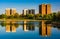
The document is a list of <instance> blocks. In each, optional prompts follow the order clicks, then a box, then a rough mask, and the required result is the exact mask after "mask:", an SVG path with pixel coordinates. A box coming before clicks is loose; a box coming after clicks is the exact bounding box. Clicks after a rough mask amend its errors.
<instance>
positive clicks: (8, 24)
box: [6, 21, 16, 32]
mask: <svg viewBox="0 0 60 39" xmlns="http://www.w3.org/2000/svg"><path fill="white" fill-rule="evenodd" d="M14 23H15V22H12V21H8V22H6V32H10V31H11V32H16V26H15V25H14Z"/></svg>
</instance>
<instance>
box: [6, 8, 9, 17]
mask: <svg viewBox="0 0 60 39" xmlns="http://www.w3.org/2000/svg"><path fill="white" fill-rule="evenodd" d="M5 11H6V12H5V14H6V15H7V16H10V8H6V10H5Z"/></svg>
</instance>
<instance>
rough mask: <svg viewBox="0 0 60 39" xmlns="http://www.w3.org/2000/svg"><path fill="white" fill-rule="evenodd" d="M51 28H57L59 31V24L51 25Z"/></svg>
mask: <svg viewBox="0 0 60 39" xmlns="http://www.w3.org/2000/svg"><path fill="white" fill-rule="evenodd" d="M52 27H54V28H57V29H58V30H60V24H52Z"/></svg>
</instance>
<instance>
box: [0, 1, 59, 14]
mask: <svg viewBox="0 0 60 39" xmlns="http://www.w3.org/2000/svg"><path fill="white" fill-rule="evenodd" d="M40 4H51V6H52V12H57V11H60V0H0V14H2V13H5V9H6V8H16V9H17V12H18V13H22V10H23V9H35V10H36V13H38V8H39V7H38V6H39V5H40Z"/></svg>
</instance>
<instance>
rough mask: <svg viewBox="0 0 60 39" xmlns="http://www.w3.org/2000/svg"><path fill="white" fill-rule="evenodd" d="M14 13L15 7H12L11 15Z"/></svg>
mask: <svg viewBox="0 0 60 39" xmlns="http://www.w3.org/2000/svg"><path fill="white" fill-rule="evenodd" d="M15 13H16V9H15V8H12V11H11V15H13V16H14V15H15Z"/></svg>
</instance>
